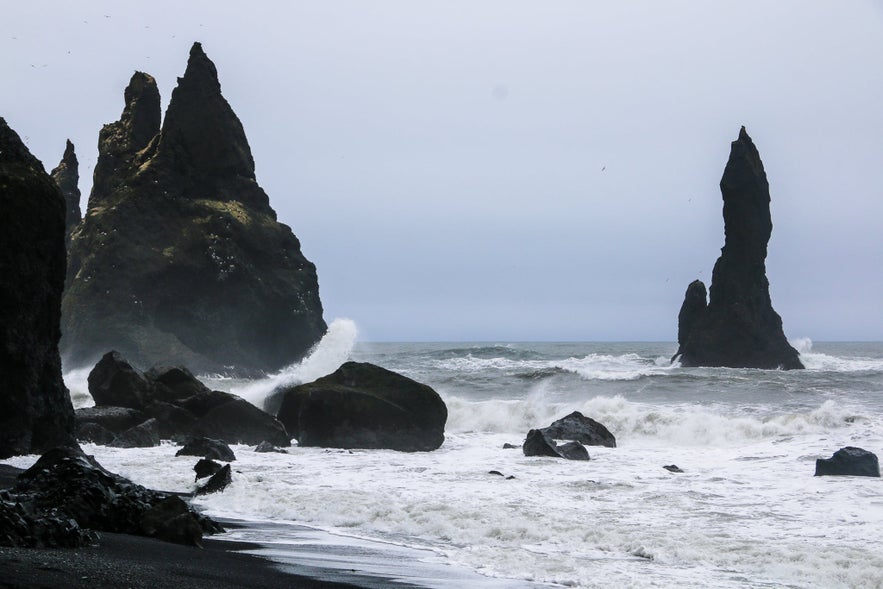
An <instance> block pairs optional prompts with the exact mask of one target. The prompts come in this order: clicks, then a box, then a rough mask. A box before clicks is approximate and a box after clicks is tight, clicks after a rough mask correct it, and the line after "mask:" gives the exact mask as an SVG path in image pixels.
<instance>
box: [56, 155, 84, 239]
mask: <svg viewBox="0 0 883 589" xmlns="http://www.w3.org/2000/svg"><path fill="white" fill-rule="evenodd" d="M51 175H52V179H53V180H55V184H56V185H57V186H58V189H59V190H61V196H62V198H64V232H65V236H66V237H67V238H68V239H70V236H71V232H73V230H74V228H75V227H76V226H77V225H78V224H79V223H80V220H81V219H82V213H80V186H79V183H80V163H79V162H78V161H77V154H76V152H75V151H74V144H73V143H71V141H70V139H68V140H67V143H66V144H65V148H64V155H63V156H62V157H61V161H60V162H59V163H58V166H56V167H55V168H54V169H53V170H52V172H51Z"/></svg>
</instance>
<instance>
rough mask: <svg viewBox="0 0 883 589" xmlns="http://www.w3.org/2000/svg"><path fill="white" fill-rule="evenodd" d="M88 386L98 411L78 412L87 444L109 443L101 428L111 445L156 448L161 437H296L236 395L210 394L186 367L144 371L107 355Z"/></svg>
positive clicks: (283, 441) (251, 440)
mask: <svg viewBox="0 0 883 589" xmlns="http://www.w3.org/2000/svg"><path fill="white" fill-rule="evenodd" d="M88 382H89V392H90V393H91V395H92V398H93V399H94V400H95V407H89V408H86V409H78V410H77V412H76V415H77V426H78V436H79V439H81V440H83V441H93V442H96V443H97V442H98V441H99V440H106V438H107V436H106V435H105V434H104V432H102V431H100V430H97V429H96V428H95V426H96V425H97V426H100V427H101V428H103V429H105V430H108V431H109V432H111V433H112V434H113V435H114V436H115V437H116V439H114V440H111V441H110V442H109V445H111V446H122V447H141V446H152V445H157V444H158V443H159V439H172V440H178V439H187V438H191V437H193V436H197V437H206V438H215V439H218V440H223V441H224V442H226V443H228V444H260V443H261V442H264V441H268V442H270V443H271V444H274V445H276V446H290V445H291V436H289V434H288V432H287V431H285V427H284V426H283V425H282V424H281V423H280V422H279V421H278V420H277V419H276V418H275V417H273V416H272V415H270V414H269V413H265V412H263V411H261V410H260V409H258V408H257V407H255V406H254V405H252V404H251V403H249V402H248V401H246V400H245V399H242V398H240V397H237V396H236V395H233V394H230V393H225V392H223V391H213V390H210V389H209V388H208V387H207V386H205V385H204V384H202V383H201V382H200V381H199V380H198V379H197V378H196V377H195V376H193V374H191V373H190V371H189V370H187V369H186V368H184V367H183V366H174V367H155V368H152V369H150V370H149V371H148V372H147V373H144V372H141V371H140V370H138V369H137V368H135V367H133V366H132V365H131V364H129V362H127V361H126V359H125V358H123V357H122V356H121V355H120V354H119V353H118V352H108V353H107V354H105V355H104V356H103V357H102V358H101V360H100V361H99V362H98V364H96V365H95V368H93V369H92V372H90V373H89V377H88ZM87 425H89V427H86V426H87ZM154 442H155V443H154ZM104 443H108V442H104Z"/></svg>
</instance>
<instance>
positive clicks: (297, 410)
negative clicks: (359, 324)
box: [277, 362, 448, 452]
mask: <svg viewBox="0 0 883 589" xmlns="http://www.w3.org/2000/svg"><path fill="white" fill-rule="evenodd" d="M277 418H278V419H279V421H281V422H282V423H283V425H285V428H286V429H287V430H288V431H289V433H291V435H292V436H293V437H295V438H297V440H298V444H299V445H300V446H320V447H327V448H387V449H391V450H400V451H404V452H415V451H430V450H435V449H437V448H438V447H439V446H441V445H442V443H443V442H444V439H445V433H444V430H445V423H446V421H447V418H448V410H447V407H446V406H445V403H444V401H442V399H441V397H439V395H438V393H436V392H435V391H434V390H432V388H430V387H429V386H427V385H425V384H421V383H419V382H417V381H414V380H412V379H410V378H407V377H405V376H402V375H401V374H397V373H395V372H392V371H389V370H386V369H385V368H381V367H380V366H375V365H373V364H368V363H357V362H347V363H345V364H344V365H343V366H341V367H340V368H338V369H337V370H336V371H335V372H334V373H332V374H329V375H328V376H324V377H322V378H320V379H318V380H316V381H315V382H311V383H307V384H302V385H298V386H295V387H291V388H287V389H285V390H284V392H283V399H282V404H281V406H280V409H279V413H278V415H277Z"/></svg>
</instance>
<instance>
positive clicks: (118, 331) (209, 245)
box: [62, 43, 326, 373]
mask: <svg viewBox="0 0 883 589" xmlns="http://www.w3.org/2000/svg"><path fill="white" fill-rule="evenodd" d="M125 101H126V105H125V108H124V110H123V114H122V116H121V118H120V120H119V121H117V122H115V123H111V124H109V125H106V126H105V127H104V128H103V129H102V131H101V134H100V136H99V159H98V163H97V165H96V167H95V178H94V184H93V188H92V192H91V194H90V197H89V206H88V209H87V212H86V216H85V219H84V220H83V222H82V223H81V224H80V226H79V227H77V229H76V230H75V231H74V234H73V239H72V243H71V248H70V255H69V266H68V286H67V290H66V292H65V296H64V301H63V309H62V312H63V326H62V331H63V333H64V338H63V340H62V355H64V357H65V359H66V361H68V362H69V363H70V365H71V366H75V365H88V364H93V363H94V362H95V361H96V360H97V359H98V358H99V357H100V356H101V354H103V353H104V352H105V351H106V350H109V349H115V350H119V351H120V352H121V353H122V354H123V355H124V356H125V357H126V358H128V359H129V360H130V361H131V362H132V363H134V364H136V365H142V366H152V365H156V364H185V365H187V366H188V367H190V368H191V369H192V370H194V371H196V372H227V373H230V372H240V373H249V372H261V371H272V370H276V369H279V368H281V367H282V366H285V365H287V364H289V363H291V362H294V361H296V360H298V359H300V358H302V357H303V356H304V355H305V354H306V352H307V351H308V350H309V349H310V348H311V347H312V346H313V345H314V344H315V343H316V342H317V341H318V340H319V339H320V338H321V336H322V335H323V334H324V333H325V330H326V325H325V322H324V320H323V319H322V306H321V302H320V301H319V291H318V281H317V278H316V269H315V266H314V265H313V264H312V263H311V262H310V261H309V260H307V259H306V258H305V257H304V256H303V254H302V253H301V250H300V243H299V241H298V239H297V238H296V237H295V236H294V234H293V233H292V232H291V229H290V228H289V227H287V226H286V225H283V224H281V223H278V222H277V220H276V214H275V212H274V211H273V209H272V208H271V207H270V204H269V198H268V197H267V195H266V193H265V192H264V191H263V190H262V189H261V187H260V186H259V185H258V184H257V182H256V180H255V173H254V161H253V159H252V156H251V150H250V148H249V146H248V141H247V140H246V138H245V133H244V131H243V129H242V125H241V123H240V122H239V119H238V118H237V117H236V115H235V114H234V113H233V110H232V109H231V108H230V105H229V104H227V101H226V100H225V99H224V97H223V96H222V95H221V87H220V84H219V82H218V77H217V71H216V69H215V66H214V64H213V63H212V62H211V61H210V60H209V58H208V57H207V56H206V55H205V53H204V52H203V50H202V47H201V46H200V44H199V43H196V44H194V45H193V48H192V49H191V51H190V59H189V61H188V63H187V70H186V72H185V73H184V76H183V77H182V78H179V79H178V86H177V88H175V90H174V92H173V93H172V98H171V102H170V104H169V107H168V110H167V112H166V116H165V120H164V121H163V123H162V128H160V101H159V92H158V90H157V87H156V82H155V80H154V79H153V78H152V77H150V76H148V75H147V74H143V73H140V72H138V73H136V74H135V75H134V76H132V80H131V82H130V84H129V87H128V88H127V89H126V92H125Z"/></svg>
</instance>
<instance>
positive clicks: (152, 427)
mask: <svg viewBox="0 0 883 589" xmlns="http://www.w3.org/2000/svg"><path fill="white" fill-rule="evenodd" d="M110 445H111V446H113V447H114V448H152V447H154V446H159V426H158V425H157V423H156V420H155V419H148V420H147V421H145V422H144V423H141V424H138V425H136V426H135V427H133V428H130V429H127V430H126V431H124V432H122V433H120V434H118V435H117V437H116V438H115V439H114V441H113V442H111V443H110Z"/></svg>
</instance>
